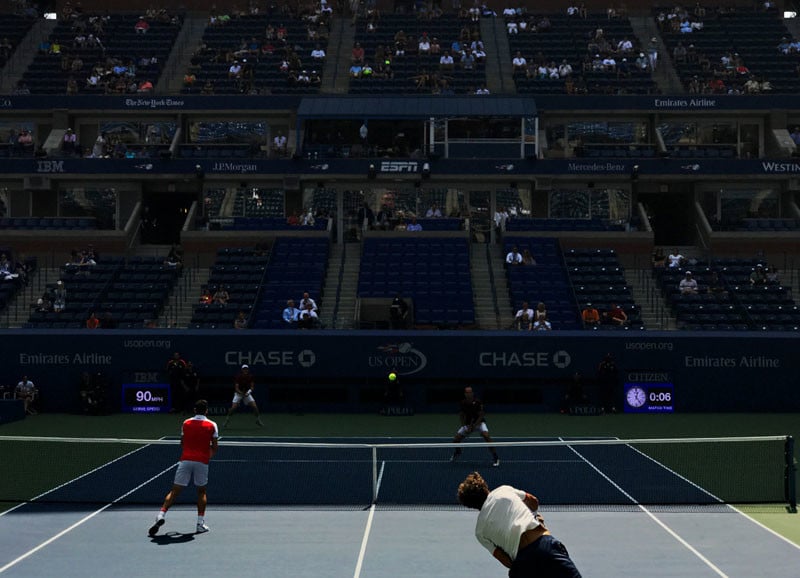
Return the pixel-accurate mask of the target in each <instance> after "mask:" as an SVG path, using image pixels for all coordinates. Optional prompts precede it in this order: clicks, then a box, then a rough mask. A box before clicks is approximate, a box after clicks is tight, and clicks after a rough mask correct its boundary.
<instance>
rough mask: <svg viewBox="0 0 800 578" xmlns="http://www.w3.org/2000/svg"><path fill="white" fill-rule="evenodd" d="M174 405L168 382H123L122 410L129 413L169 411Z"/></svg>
mask: <svg viewBox="0 0 800 578" xmlns="http://www.w3.org/2000/svg"><path fill="white" fill-rule="evenodd" d="M171 407H172V400H171V399H170V393H169V384H167V383H124V384H122V411H123V412H128V413H159V412H168V411H169V410H170V408H171Z"/></svg>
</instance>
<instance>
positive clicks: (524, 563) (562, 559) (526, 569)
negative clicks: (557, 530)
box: [508, 534, 581, 578]
mask: <svg viewBox="0 0 800 578" xmlns="http://www.w3.org/2000/svg"><path fill="white" fill-rule="evenodd" d="M508 576H509V578H526V577H528V576H530V577H533V576H536V577H537V578H581V573H580V572H578V569H577V568H576V567H575V564H574V563H573V562H572V560H570V558H569V552H567V547H566V546H564V544H562V543H561V542H559V541H558V540H557V539H555V538H554V537H553V536H550V535H549V534H545V535H544V536H542V537H541V538H539V539H538V540H536V541H535V542H534V543H533V544H530V545H528V546H527V547H526V548H524V549H522V550H520V551H519V552H517V559H516V560H514V563H513V564H511V570H509V571H508Z"/></svg>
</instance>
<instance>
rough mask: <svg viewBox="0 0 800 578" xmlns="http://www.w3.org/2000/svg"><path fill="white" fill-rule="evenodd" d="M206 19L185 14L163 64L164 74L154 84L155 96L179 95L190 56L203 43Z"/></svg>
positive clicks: (190, 59)
mask: <svg viewBox="0 0 800 578" xmlns="http://www.w3.org/2000/svg"><path fill="white" fill-rule="evenodd" d="M206 21H207V18H206V17H205V16H199V15H197V14H187V15H186V18H185V20H184V21H183V26H182V27H181V31H180V33H179V34H178V38H176V39H175V44H173V45H172V52H171V53H170V55H169V58H168V59H167V61H166V62H165V63H164V70H165V71H166V74H162V75H161V79H160V80H159V81H158V83H157V84H156V90H155V92H156V93H157V94H164V93H167V94H180V92H181V88H183V77H184V75H185V74H186V71H187V70H188V69H189V64H190V63H191V61H192V55H193V54H194V52H195V50H196V49H197V48H198V47H199V46H200V43H201V42H202V41H203V32H204V31H205V26H206Z"/></svg>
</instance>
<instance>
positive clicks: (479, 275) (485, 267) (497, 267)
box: [470, 243, 511, 330]
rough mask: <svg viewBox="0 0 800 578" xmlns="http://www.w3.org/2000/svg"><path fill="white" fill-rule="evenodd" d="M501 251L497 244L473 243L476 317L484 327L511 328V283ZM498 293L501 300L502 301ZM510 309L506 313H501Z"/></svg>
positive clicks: (479, 325) (471, 265)
mask: <svg viewBox="0 0 800 578" xmlns="http://www.w3.org/2000/svg"><path fill="white" fill-rule="evenodd" d="M500 253H501V251H500V250H499V247H498V246H496V245H487V244H485V243H472V244H471V245H470V267H471V269H472V289H473V293H474V297H473V301H474V302H475V321H476V322H477V325H478V327H479V328H480V329H486V330H491V329H507V328H508V326H510V325H511V317H510V316H508V314H507V311H506V310H507V309H509V304H508V299H507V297H506V296H507V295H508V285H507V283H506V277H505V272H504V271H503V261H502V256H501V255H500ZM492 278H494V283H495V285H494V288H492ZM498 295H499V296H500V299H501V303H499V304H498ZM501 312H504V313H506V315H505V317H508V319H503V317H504V315H503V314H502V313H501Z"/></svg>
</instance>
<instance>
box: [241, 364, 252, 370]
mask: <svg viewBox="0 0 800 578" xmlns="http://www.w3.org/2000/svg"><path fill="white" fill-rule="evenodd" d="M242 369H250V366H249V365H247V364H246V363H245V364H244V365H243V366H242Z"/></svg>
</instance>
